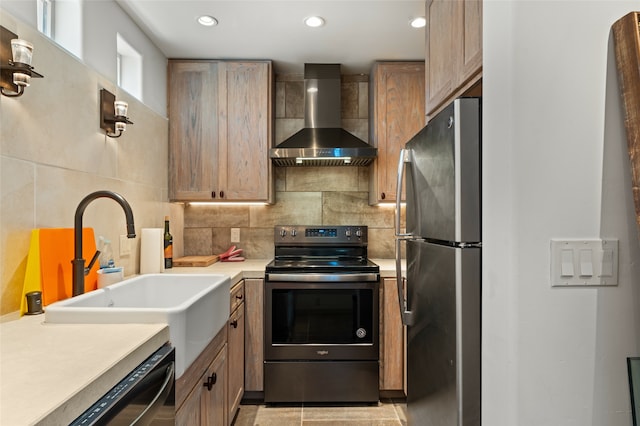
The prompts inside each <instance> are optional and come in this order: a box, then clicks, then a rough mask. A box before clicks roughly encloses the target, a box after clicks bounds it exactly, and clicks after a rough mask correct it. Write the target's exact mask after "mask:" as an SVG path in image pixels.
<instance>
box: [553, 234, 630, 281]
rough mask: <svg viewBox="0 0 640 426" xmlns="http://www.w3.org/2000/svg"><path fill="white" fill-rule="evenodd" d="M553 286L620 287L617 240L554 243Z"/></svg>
mask: <svg viewBox="0 0 640 426" xmlns="http://www.w3.org/2000/svg"><path fill="white" fill-rule="evenodd" d="M550 261H551V286H552V287H567V286H615V285H618V240H617V239H612V238H607V239H594V240H559V239H552V240H551V259H550Z"/></svg>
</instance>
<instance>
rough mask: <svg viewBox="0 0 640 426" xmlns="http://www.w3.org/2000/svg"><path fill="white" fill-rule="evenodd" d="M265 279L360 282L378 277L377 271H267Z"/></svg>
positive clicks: (376, 279)
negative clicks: (284, 272) (274, 272)
mask: <svg viewBox="0 0 640 426" xmlns="http://www.w3.org/2000/svg"><path fill="white" fill-rule="evenodd" d="M266 275H267V280H269V281H283V282H305V283H307V282H327V281H329V282H362V281H378V279H379V278H380V276H379V274H377V273H363V272H358V273H344V272H340V273H337V274H321V273H299V274H295V273H291V274H283V273H276V274H273V273H267V274H266Z"/></svg>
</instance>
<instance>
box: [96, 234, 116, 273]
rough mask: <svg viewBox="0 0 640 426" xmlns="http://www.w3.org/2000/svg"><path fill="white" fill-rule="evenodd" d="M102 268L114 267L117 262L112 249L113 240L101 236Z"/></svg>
mask: <svg viewBox="0 0 640 426" xmlns="http://www.w3.org/2000/svg"><path fill="white" fill-rule="evenodd" d="M99 240H100V257H99V259H100V268H113V267H115V266H116V263H115V262H114V260H113V251H112V250H111V241H110V240H107V239H105V238H104V237H100V238H99Z"/></svg>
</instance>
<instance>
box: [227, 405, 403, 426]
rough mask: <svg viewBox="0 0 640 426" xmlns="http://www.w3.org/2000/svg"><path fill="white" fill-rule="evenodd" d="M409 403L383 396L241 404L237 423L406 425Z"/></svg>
mask: <svg viewBox="0 0 640 426" xmlns="http://www.w3.org/2000/svg"><path fill="white" fill-rule="evenodd" d="M406 424H407V417H406V404H405V403H404V402H402V401H393V400H383V401H381V402H379V403H378V405H377V406H375V405H355V406H322V405H320V406H319V405H313V406H308V405H295V406H271V405H270V406H265V405H264V404H262V405H241V406H240V409H239V410H238V414H237V416H236V419H235V421H234V423H233V425H234V426H294V425H295V426H299V425H300V426H318V425H320V426H328V425H331V426H347V425H348V426H365V425H366V426H406Z"/></svg>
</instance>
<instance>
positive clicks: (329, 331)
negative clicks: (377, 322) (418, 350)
mask: <svg viewBox="0 0 640 426" xmlns="http://www.w3.org/2000/svg"><path fill="white" fill-rule="evenodd" d="M271 312H272V343H273V344H305V343H316V344H351V343H372V342H373V290H372V289H335V290H334V289H273V290H272V310H271Z"/></svg>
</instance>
